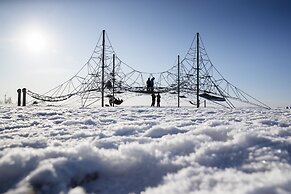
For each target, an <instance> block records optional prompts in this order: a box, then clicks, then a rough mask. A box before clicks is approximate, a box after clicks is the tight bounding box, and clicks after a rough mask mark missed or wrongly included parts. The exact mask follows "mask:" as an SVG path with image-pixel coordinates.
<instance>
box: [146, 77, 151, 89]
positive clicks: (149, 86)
mask: <svg viewBox="0 0 291 194" xmlns="http://www.w3.org/2000/svg"><path fill="white" fill-rule="evenodd" d="M151 83H152V82H151V79H150V78H148V80H147V91H150V90H151Z"/></svg>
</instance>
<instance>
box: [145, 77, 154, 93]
mask: <svg viewBox="0 0 291 194" xmlns="http://www.w3.org/2000/svg"><path fill="white" fill-rule="evenodd" d="M154 82H155V78H154V77H152V78H148V80H147V91H148V92H149V91H150V92H152V91H154Z"/></svg>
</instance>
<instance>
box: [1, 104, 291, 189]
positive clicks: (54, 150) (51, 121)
mask: <svg viewBox="0 0 291 194" xmlns="http://www.w3.org/2000/svg"><path fill="white" fill-rule="evenodd" d="M5 192H6V193H19V194H20V193H21V194H22V193H48V194H54V193H70V194H73V193H75V194H76V193H118V194H122V193H151V194H155V193H157V194H160V193H167V194H171V193H175V194H176V193H179V194H180V193H203V194H206V193H211V194H219V193H221V194H228V193H229V194H236V193H240V194H241V193H247V194H276V193H277V194H287V193H288V194H290V193H291V110H286V109H285V110H284V109H273V110H262V109H236V110H228V109H208V108H201V109H196V108H147V107H116V108H113V107H106V108H91V109H78V108H61V107H24V108H23V107H1V109H0V193H5Z"/></svg>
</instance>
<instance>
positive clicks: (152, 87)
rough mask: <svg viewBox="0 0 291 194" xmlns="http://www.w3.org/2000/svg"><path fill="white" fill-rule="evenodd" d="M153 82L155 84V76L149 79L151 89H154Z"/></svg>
mask: <svg viewBox="0 0 291 194" xmlns="http://www.w3.org/2000/svg"><path fill="white" fill-rule="evenodd" d="M154 84H155V78H154V77H152V79H151V91H154Z"/></svg>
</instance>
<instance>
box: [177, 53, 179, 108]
mask: <svg viewBox="0 0 291 194" xmlns="http://www.w3.org/2000/svg"><path fill="white" fill-rule="evenodd" d="M177 89H178V107H180V55H178V88H177Z"/></svg>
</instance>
